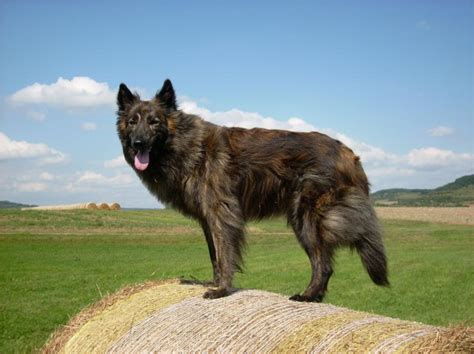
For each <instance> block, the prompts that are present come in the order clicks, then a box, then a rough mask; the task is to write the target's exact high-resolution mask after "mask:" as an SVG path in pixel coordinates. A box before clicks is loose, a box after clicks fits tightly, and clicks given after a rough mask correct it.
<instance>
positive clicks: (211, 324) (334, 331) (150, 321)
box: [43, 281, 474, 353]
mask: <svg viewBox="0 0 474 354" xmlns="http://www.w3.org/2000/svg"><path fill="white" fill-rule="evenodd" d="M204 291H205V289H204V288H203V287H201V286H199V285H183V284H180V283H179V281H166V282H164V281H163V282H149V283H145V284H141V285H138V286H135V287H129V288H125V289H122V290H121V291H119V292H118V293H116V294H114V295H110V296H107V297H105V298H104V299H102V300H101V301H99V302H98V303H96V304H95V305H93V306H91V307H89V308H87V309H85V310H84V311H82V312H81V313H80V314H79V315H77V316H76V317H75V318H73V319H72V320H71V321H70V322H69V323H68V324H67V325H66V326H64V327H63V328H62V329H61V330H59V331H57V332H56V333H54V334H53V336H52V337H51V339H50V340H49V342H48V343H47V344H46V346H45V347H44V349H43V352H44V353H57V352H66V353H72V352H74V353H89V352H113V353H116V352H156V351H160V352H162V351H164V352H171V351H178V352H189V351H207V352H213V351H223V352H341V351H344V352H346V351H357V352H360V351H370V352H400V351H425V352H426V351H437V352H439V351H465V352H472V351H473V350H474V339H473V336H474V334H473V329H472V328H451V329H448V328H442V327H433V326H428V325H424V324H420V323H415V322H408V321H401V320H397V319H392V318H388V317H383V316H378V315H373V314H369V313H364V312H357V311H352V310H349V309H345V308H341V307H336V306H333V305H329V304H316V303H298V302H293V301H289V300H288V299H287V298H286V297H283V296H281V295H277V294H273V293H269V292H264V291H257V290H240V291H237V292H235V293H234V294H232V295H231V296H228V297H225V298H221V299H216V300H205V299H203V298H202V294H203V292H204Z"/></svg>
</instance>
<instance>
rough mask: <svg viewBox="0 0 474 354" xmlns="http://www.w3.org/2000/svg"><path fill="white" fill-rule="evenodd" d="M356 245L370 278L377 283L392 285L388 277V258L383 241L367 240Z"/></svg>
mask: <svg viewBox="0 0 474 354" xmlns="http://www.w3.org/2000/svg"><path fill="white" fill-rule="evenodd" d="M355 247H356V249H357V252H358V253H359V255H360V258H361V260H362V264H363V265H364V267H365V269H366V270H367V273H369V276H370V279H372V281H373V282H374V283H375V284H377V285H382V286H388V285H390V283H389V282H388V278H387V273H388V272H387V258H386V256H385V251H384V247H383V244H382V243H381V242H379V243H372V242H371V241H368V240H366V241H365V242H364V241H360V242H358V243H356V244H355Z"/></svg>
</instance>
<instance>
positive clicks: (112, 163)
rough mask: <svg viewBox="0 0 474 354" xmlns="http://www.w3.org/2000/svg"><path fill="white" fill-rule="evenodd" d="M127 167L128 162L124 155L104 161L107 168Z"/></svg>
mask: <svg viewBox="0 0 474 354" xmlns="http://www.w3.org/2000/svg"><path fill="white" fill-rule="evenodd" d="M124 166H127V162H126V161H125V158H124V157H123V155H119V156H117V157H116V158H115V159H112V160H107V161H104V167H105V168H118V167H124Z"/></svg>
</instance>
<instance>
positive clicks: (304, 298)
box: [290, 294, 324, 302]
mask: <svg viewBox="0 0 474 354" xmlns="http://www.w3.org/2000/svg"><path fill="white" fill-rule="evenodd" d="M323 297H324V296H323V295H315V296H307V295H300V294H295V295H293V296H292V297H290V300H292V301H298V302H321V301H323Z"/></svg>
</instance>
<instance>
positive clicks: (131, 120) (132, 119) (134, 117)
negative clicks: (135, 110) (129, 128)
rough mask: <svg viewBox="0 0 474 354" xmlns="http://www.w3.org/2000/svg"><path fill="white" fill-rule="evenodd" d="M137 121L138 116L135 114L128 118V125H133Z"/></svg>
mask: <svg viewBox="0 0 474 354" xmlns="http://www.w3.org/2000/svg"><path fill="white" fill-rule="evenodd" d="M137 122H138V118H137V117H136V116H133V117H132V118H130V119H129V120H128V124H130V125H135V124H137Z"/></svg>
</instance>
